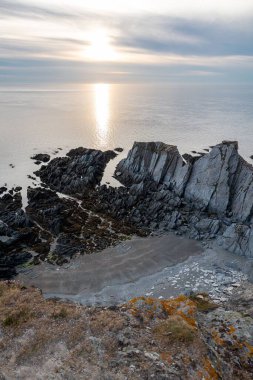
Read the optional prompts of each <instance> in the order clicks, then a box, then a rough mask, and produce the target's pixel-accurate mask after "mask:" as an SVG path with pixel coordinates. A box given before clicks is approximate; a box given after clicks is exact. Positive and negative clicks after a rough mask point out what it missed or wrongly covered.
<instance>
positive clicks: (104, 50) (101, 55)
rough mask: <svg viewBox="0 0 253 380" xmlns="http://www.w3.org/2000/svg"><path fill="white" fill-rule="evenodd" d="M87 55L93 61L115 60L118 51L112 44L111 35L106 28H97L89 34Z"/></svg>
mask: <svg viewBox="0 0 253 380" xmlns="http://www.w3.org/2000/svg"><path fill="white" fill-rule="evenodd" d="M88 44H89V46H88V48H87V50H86V56H87V57H88V58H89V59H90V60H93V61H113V60H115V59H116V51H115V49H114V48H113V46H112V45H111V41H110V37H109V35H108V32H107V31H106V30H105V29H96V30H94V31H93V32H91V33H90V34H89V36H88Z"/></svg>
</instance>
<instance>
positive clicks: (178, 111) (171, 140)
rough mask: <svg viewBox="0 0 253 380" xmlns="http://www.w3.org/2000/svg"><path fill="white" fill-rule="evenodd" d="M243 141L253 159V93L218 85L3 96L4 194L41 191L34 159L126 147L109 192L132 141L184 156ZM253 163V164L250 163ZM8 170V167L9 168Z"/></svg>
mask: <svg viewBox="0 0 253 380" xmlns="http://www.w3.org/2000/svg"><path fill="white" fill-rule="evenodd" d="M223 140H238V142H239V152H240V154H241V155H242V156H243V157H244V158H245V159H246V160H248V161H249V162H251V161H252V160H251V159H250V156H251V155H252V154H253V86H252V85H247V84H244V85H239V84H237V85H215V84H208V85H203V84H201V85H200V84H187V85H183V84H107V83H94V84H85V85H83V86H81V87H80V86H79V87H78V89H75V88H71V89H68V88H64V89H62V88H61V89H57V88H53V89H52V88H50V89H47V88H43V89H39V88H35V89H34V88H32V89H31V88H29V89H26V88H24V89H23V88H22V89H7V90H6V89H5V90H0V186H3V185H5V184H7V186H8V187H9V188H10V187H12V186H17V185H21V186H22V187H23V197H24V198H25V194H26V188H27V186H29V185H30V186H35V185H38V183H39V182H38V180H33V179H29V178H28V177H27V176H28V175H33V174H32V173H33V172H34V171H35V170H36V169H38V166H37V165H35V163H34V161H33V160H31V159H30V157H31V156H33V155H34V154H36V153H49V154H50V155H51V157H52V158H53V157H57V156H63V155H65V153H66V152H68V151H69V150H70V149H72V148H75V147H79V146H83V147H87V148H96V149H101V150H107V149H114V148H117V147H122V148H123V149H124V151H123V152H122V153H120V154H119V156H118V157H117V158H116V159H115V160H113V161H111V162H110V164H109V165H108V167H107V169H106V172H105V175H104V178H103V182H109V183H110V184H111V185H112V186H117V185H118V183H117V181H116V180H115V179H113V177H112V175H113V171H114V169H115V166H116V164H117V162H118V161H119V160H120V159H122V158H124V157H125V156H126V155H127V152H128V150H129V149H130V148H131V147H132V145H133V143H134V141H163V142H165V143H167V144H173V145H177V146H178V149H179V151H180V153H182V154H183V153H190V152H191V151H192V150H193V151H197V152H203V149H207V148H209V147H210V146H212V145H215V144H218V143H220V142H221V141H223ZM252 162H253V161H252ZM10 165H11V166H10Z"/></svg>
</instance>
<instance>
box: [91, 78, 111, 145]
mask: <svg viewBox="0 0 253 380" xmlns="http://www.w3.org/2000/svg"><path fill="white" fill-rule="evenodd" d="M94 97H95V99H94V100H95V119H96V128H97V138H98V141H99V143H100V145H101V146H104V145H106V143H107V138H108V128H109V118H110V114H109V110H110V85H109V84H105V83H96V84H95V85H94Z"/></svg>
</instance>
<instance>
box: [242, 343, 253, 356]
mask: <svg viewBox="0 0 253 380" xmlns="http://www.w3.org/2000/svg"><path fill="white" fill-rule="evenodd" d="M244 345H245V346H246V347H247V350H248V351H249V353H248V356H253V346H251V345H250V344H249V343H248V342H244Z"/></svg>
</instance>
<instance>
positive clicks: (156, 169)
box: [115, 142, 191, 195]
mask: <svg viewBox="0 0 253 380" xmlns="http://www.w3.org/2000/svg"><path fill="white" fill-rule="evenodd" d="M190 170H191V164H188V165H186V164H185V161H184V160H183V158H182V157H181V155H180V154H179V152H178V149H177V147H176V146H174V145H167V144H164V143H162V142H149V143H141V142H140V143H139V142H135V143H134V145H133V148H132V149H131V150H130V151H129V153H128V155H127V158H126V159H124V160H122V161H120V162H119V164H118V166H117V168H116V173H115V174H116V177H117V178H118V179H119V180H120V182H122V183H123V184H124V185H128V186H129V185H132V184H136V183H140V182H142V181H144V180H146V179H151V180H153V181H154V182H155V183H157V184H165V185H167V186H168V187H170V188H173V190H174V191H175V192H176V193H177V194H179V195H181V194H182V192H183V190H184V187H185V184H186V182H187V180H188V177H189V174H190Z"/></svg>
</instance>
